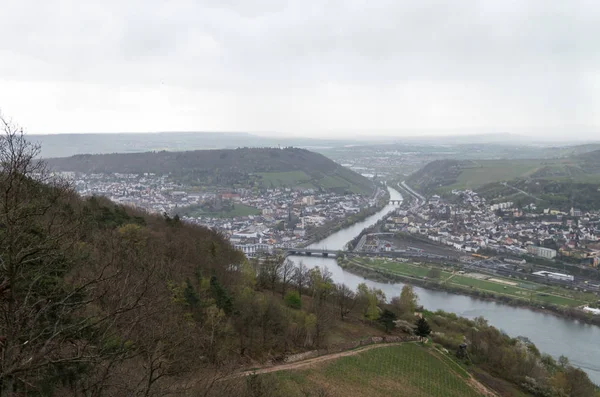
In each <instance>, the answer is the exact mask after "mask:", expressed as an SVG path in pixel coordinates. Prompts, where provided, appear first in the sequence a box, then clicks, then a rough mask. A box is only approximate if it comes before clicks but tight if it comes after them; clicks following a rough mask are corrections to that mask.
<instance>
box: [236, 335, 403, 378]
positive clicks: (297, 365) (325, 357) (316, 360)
mask: <svg viewBox="0 0 600 397" xmlns="http://www.w3.org/2000/svg"><path fill="white" fill-rule="evenodd" d="M403 343H414V342H397V343H378V344H374V345H368V346H364V347H360V348H357V349H354V350H347V351H344V352H339V353H332V354H326V355H323V356H319V357H315V358H309V359H307V360H302V361H298V362H295V363H289V364H281V365H274V366H272V367H266V368H258V369H254V370H250V371H244V372H239V373H237V374H233V375H231V376H229V377H228V378H229V379H231V378H239V377H242V376H248V375H253V374H256V375H258V374H267V373H270V372H278V371H289V370H291V369H298V368H303V367H308V366H310V365H313V364H318V363H322V362H324V361H330V360H335V359H338V358H341V357H348V356H355V355H357V354H360V353H362V352H365V351H367V350H371V349H378V348H380V347H390V346H397V345H401V344H403Z"/></svg>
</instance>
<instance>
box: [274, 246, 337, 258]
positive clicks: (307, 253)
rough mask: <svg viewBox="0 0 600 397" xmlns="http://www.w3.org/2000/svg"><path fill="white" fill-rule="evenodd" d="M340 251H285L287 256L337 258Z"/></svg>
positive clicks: (318, 249)
mask: <svg viewBox="0 0 600 397" xmlns="http://www.w3.org/2000/svg"><path fill="white" fill-rule="evenodd" d="M337 253H338V251H334V250H328V249H321V248H289V249H288V250H286V251H285V256H290V255H301V256H312V255H321V256H325V257H328V256H336V255H337Z"/></svg>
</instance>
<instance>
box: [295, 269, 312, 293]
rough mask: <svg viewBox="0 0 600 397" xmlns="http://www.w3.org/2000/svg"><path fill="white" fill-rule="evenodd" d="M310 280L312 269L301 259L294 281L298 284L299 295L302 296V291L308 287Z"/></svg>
mask: <svg viewBox="0 0 600 397" xmlns="http://www.w3.org/2000/svg"><path fill="white" fill-rule="evenodd" d="M309 282H310V270H309V269H308V267H306V265H305V264H304V262H302V261H300V263H299V264H298V266H297V267H296V269H295V270H294V283H295V284H296V289H297V290H298V295H300V297H302V291H303V290H304V289H305V288H307V287H308V283H309Z"/></svg>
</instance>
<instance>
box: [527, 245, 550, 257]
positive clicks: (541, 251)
mask: <svg viewBox="0 0 600 397" xmlns="http://www.w3.org/2000/svg"><path fill="white" fill-rule="evenodd" d="M527 252H529V253H530V254H532V255H535V256H539V257H541V258H546V259H552V258H554V257H556V250H554V249H552V248H546V247H538V246H537V245H530V246H528V247H527Z"/></svg>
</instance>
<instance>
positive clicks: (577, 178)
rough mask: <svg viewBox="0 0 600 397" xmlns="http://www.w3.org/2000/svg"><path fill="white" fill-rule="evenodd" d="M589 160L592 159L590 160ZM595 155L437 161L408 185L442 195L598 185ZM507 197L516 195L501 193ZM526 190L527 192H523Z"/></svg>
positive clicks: (424, 169)
mask: <svg viewBox="0 0 600 397" xmlns="http://www.w3.org/2000/svg"><path fill="white" fill-rule="evenodd" d="M590 156H591V157H590ZM598 163H599V162H598V161H597V160H596V159H595V157H594V153H588V154H587V155H584V156H574V157H568V158H551V159H550V158H548V159H502V160H461V161H459V160H438V161H434V162H431V163H429V164H427V165H426V166H425V167H423V168H422V169H420V170H419V171H417V172H415V173H414V174H413V175H411V176H410V177H409V178H408V182H409V184H411V185H413V186H415V187H416V188H417V189H421V190H422V191H424V192H427V193H432V192H434V191H437V192H438V193H442V194H443V193H445V192H448V191H450V190H452V189H473V190H477V189H478V188H480V187H483V186H484V185H488V184H494V183H498V182H506V181H510V182H511V183H514V182H515V181H522V180H538V181H540V180H544V181H563V182H565V181H568V182H570V183H573V182H575V183H588V184H589V183H591V184H596V183H600V164H598ZM503 190H505V191H504V193H505V194H506V193H508V194H509V195H512V194H514V193H515V192H516V191H514V192H513V191H511V190H510V189H503ZM525 190H527V189H525Z"/></svg>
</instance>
